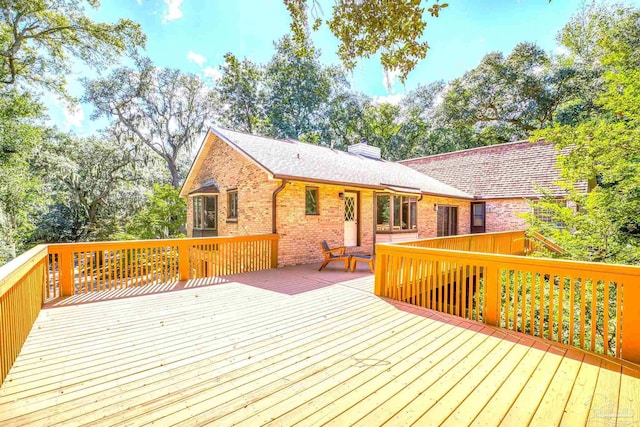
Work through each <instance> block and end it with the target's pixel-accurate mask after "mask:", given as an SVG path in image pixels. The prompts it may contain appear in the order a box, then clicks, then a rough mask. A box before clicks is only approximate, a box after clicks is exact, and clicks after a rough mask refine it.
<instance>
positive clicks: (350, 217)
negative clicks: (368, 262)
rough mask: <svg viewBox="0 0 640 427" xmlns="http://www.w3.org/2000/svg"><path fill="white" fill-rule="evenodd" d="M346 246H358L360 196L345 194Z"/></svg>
mask: <svg viewBox="0 0 640 427" xmlns="http://www.w3.org/2000/svg"><path fill="white" fill-rule="evenodd" d="M344 245H345V246H358V195H357V194H356V193H344Z"/></svg>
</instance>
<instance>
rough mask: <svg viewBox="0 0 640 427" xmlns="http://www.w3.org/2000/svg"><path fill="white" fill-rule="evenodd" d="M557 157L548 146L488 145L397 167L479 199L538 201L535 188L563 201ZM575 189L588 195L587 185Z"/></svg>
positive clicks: (563, 191) (541, 144)
mask: <svg viewBox="0 0 640 427" xmlns="http://www.w3.org/2000/svg"><path fill="white" fill-rule="evenodd" d="M563 153H565V152H560V153H558V152H557V150H556V148H555V146H554V145H553V144H552V143H550V142H545V141H539V142H535V143H531V142H529V141H518V142H510V143H506V144H498V145H490V146H487V147H480V148H473V149H470V150H462V151H456V152H453V153H445V154H437V155H433V156H427V157H420V158H416V159H409V160H403V161H401V162H400V163H401V164H403V165H406V166H409V167H411V168H414V169H415V170H417V171H420V172H422V173H424V174H426V175H429V176H431V177H433V178H436V179H438V180H440V181H442V182H444V183H446V184H449V185H454V186H455V187H456V188H459V189H461V190H463V191H465V192H467V193H469V194H473V195H474V196H476V197H478V198H481V199H502V198H520V197H539V196H540V192H539V191H538V190H537V186H540V187H543V188H546V189H549V190H551V191H552V193H553V194H554V195H555V196H558V197H562V196H565V195H566V191H565V190H563V189H562V188H560V187H558V186H557V185H555V184H554V183H555V182H557V181H560V169H559V168H558V167H557V165H556V164H557V158H558V154H563ZM578 189H580V190H583V191H585V192H586V191H587V184H586V183H580V184H579V185H578Z"/></svg>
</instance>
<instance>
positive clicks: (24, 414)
mask: <svg viewBox="0 0 640 427" xmlns="http://www.w3.org/2000/svg"><path fill="white" fill-rule="evenodd" d="M365 270H366V266H363V268H362V270H361V271H360V272H357V273H343V272H341V271H339V270H338V269H336V268H334V269H333V270H332V269H331V267H328V269H327V270H325V271H322V272H320V273H318V272H316V271H314V270H313V269H312V267H305V266H302V267H294V268H286V269H278V270H269V271H263V272H255V273H247V274H243V275H238V276H230V277H226V278H218V279H210V280H207V281H200V282H191V283H187V284H181V285H176V284H168V285H165V286H163V287H162V289H159V290H161V291H162V292H160V293H148V292H149V290H144V291H143V292H140V295H135V296H132V295H129V294H126V295H123V294H117V293H113V294H107V293H102V294H94V295H88V296H83V297H82V300H79V299H78V300H74V299H70V300H65V301H58V302H56V303H54V304H51V305H50V306H49V307H48V308H47V309H45V310H43V311H42V312H41V314H40V316H39V318H38V320H37V322H36V324H35V326H34V328H33V330H32V332H31V334H30V336H29V338H28V340H27V342H26V344H25V346H24V348H23V350H22V352H21V354H20V356H19V357H18V359H17V361H16V363H15V365H14V366H13V368H12V370H11V372H10V373H9V376H8V377H7V379H6V381H5V383H4V384H3V386H2V388H0V424H3V425H12V426H13V425H58V424H61V425H64V424H66V425H79V424H85V423H92V424H94V425H142V424H147V423H154V422H155V423H157V424H159V425H173V424H180V425H195V424H198V425H202V424H208V423H210V424H215V425H232V424H240V425H247V426H255V425H295V424H299V425H324V424H329V425H336V426H344V425H362V426H372V425H383V424H386V425H403V426H404V425H412V424H415V425H441V424H442V425H450V426H459V425H469V424H471V425H499V424H503V425H526V424H528V423H530V424H532V425H541V426H549V425H569V426H574V425H584V424H590V425H620V426H622V425H624V426H629V425H640V375H639V373H638V370H637V369H636V367H634V366H631V365H623V364H620V363H617V362H614V361H612V360H611V359H603V358H600V357H597V356H595V355H592V354H589V353H585V352H582V351H579V350H574V349H569V348H566V347H562V346H558V345H557V344H554V343H550V342H546V341H544V340H540V339H536V338H531V337H527V336H525V335H522V334H518V333H512V332H509V331H506V330H500V329H496V328H492V327H487V326H485V325H483V324H479V323H476V322H471V321H465V320H463V319H460V318H455V317H452V316H447V315H443V314H440V313H436V312H432V311H429V310H426V309H422V308H417V307H414V306H411V305H408V304H403V303H396V302H392V301H388V300H383V299H380V298H378V297H375V296H374V295H373V294H372V290H373V277H372V276H371V275H369V274H367V273H365ZM129 292H131V293H134V294H136V293H137V292H136V291H129Z"/></svg>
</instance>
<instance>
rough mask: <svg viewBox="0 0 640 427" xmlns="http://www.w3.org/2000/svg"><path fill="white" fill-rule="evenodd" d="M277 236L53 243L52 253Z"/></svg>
mask: <svg viewBox="0 0 640 427" xmlns="http://www.w3.org/2000/svg"><path fill="white" fill-rule="evenodd" d="M278 237H279V236H278V235H277V234H259V235H251V236H225V237H187V238H181V239H150V240H118V241H106V242H78V243H51V244H49V245H48V246H49V251H50V252H61V251H65V250H78V249H81V250H84V251H89V250H108V249H128V248H141V247H164V246H171V245H190V244H207V243H227V242H243V241H256V240H267V241H268V240H277V239H278Z"/></svg>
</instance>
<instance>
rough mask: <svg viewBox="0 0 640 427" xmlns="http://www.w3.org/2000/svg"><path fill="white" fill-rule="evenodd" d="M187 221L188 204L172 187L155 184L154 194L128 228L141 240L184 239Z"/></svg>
mask: <svg viewBox="0 0 640 427" xmlns="http://www.w3.org/2000/svg"><path fill="white" fill-rule="evenodd" d="M186 220H187V202H186V200H184V199H183V198H181V197H180V192H179V191H178V190H177V189H175V188H173V187H172V186H170V185H166V184H165V185H160V184H153V193H151V195H150V196H149V199H148V200H147V203H146V204H145V206H144V207H143V208H142V210H140V211H139V212H137V213H136V214H135V216H134V217H133V219H132V220H131V224H130V226H129V227H128V231H129V233H130V234H131V235H133V236H136V237H137V238H140V239H168V238H170V237H183V236H184V233H183V227H184V224H185V223H186Z"/></svg>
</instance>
